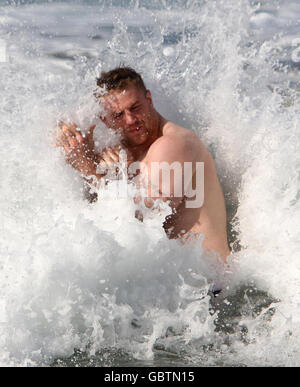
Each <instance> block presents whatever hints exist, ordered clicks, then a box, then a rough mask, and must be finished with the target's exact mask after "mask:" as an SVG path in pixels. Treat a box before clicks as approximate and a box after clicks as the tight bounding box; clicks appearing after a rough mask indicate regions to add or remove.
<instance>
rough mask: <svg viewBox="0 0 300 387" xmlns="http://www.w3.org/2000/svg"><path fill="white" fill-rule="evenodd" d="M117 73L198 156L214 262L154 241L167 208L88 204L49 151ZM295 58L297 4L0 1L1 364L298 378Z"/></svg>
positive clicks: (104, 140) (88, 114) (102, 141)
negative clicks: (146, 92) (215, 238)
mask: <svg viewBox="0 0 300 387" xmlns="http://www.w3.org/2000/svg"><path fill="white" fill-rule="evenodd" d="M120 63H125V64H127V65H130V66H133V67H134V68H136V69H137V71H139V72H141V73H142V75H143V77H144V78H145V81H146V85H147V86H148V87H149V88H150V89H151V91H152V94H153V95H154V104H155V106H157V108H158V110H159V111H160V112H161V113H162V114H163V115H164V116H165V117H166V118H168V119H171V120H174V121H175V122H177V123H179V124H181V125H184V126H185V127H188V128H190V129H192V130H194V131H196V132H197V133H198V135H199V136H200V137H201V138H202V140H203V141H204V142H205V143H206V144H207V146H208V147H209V148H210V150H211V152H212V154H213V156H214V159H215V162H216V166H217V170H218V174H219V177H220V180H221V183H222V186H223V190H224V194H225V199H226V205H227V210H228V229H229V239H230V241H231V243H232V244H233V245H232V246H233V251H234V252H233V254H232V256H231V258H230V259H229V262H228V265H227V266H222V264H220V262H217V260H216V261H214V260H213V259H211V258H210V257H207V256H205V254H204V253H203V251H202V248H201V241H199V242H198V243H197V245H196V246H195V247H194V248H193V249H190V248H189V247H182V246H180V245H178V244H177V242H176V241H170V240H167V239H166V237H165V235H164V232H163V230H162V229H161V223H162V221H163V219H164V216H165V215H166V214H167V213H168V208H166V207H162V208H161V210H160V213H157V214H151V213H150V214H148V217H147V218H146V219H145V222H144V223H139V222H138V221H137V220H136V219H135V217H134V210H135V208H134V204H133V203H132V202H131V201H130V200H127V199H125V198H124V199H122V200H119V201H115V200H109V199H106V200H104V201H98V202H97V203H94V204H90V203H89V202H88V201H87V200H86V199H85V198H84V194H83V186H82V181H81V179H80V178H79V177H78V176H77V174H76V172H75V171H73V170H72V169H71V168H70V167H69V166H67V165H66V164H65V162H64V159H63V155H62V154H61V153H60V151H59V150H58V149H56V148H55V147H54V144H53V143H54V140H53V138H54V137H55V130H56V126H57V122H58V120H59V119H61V118H63V119H70V120H73V121H76V122H77V123H78V124H79V125H80V126H81V127H82V128H84V127H88V125H90V124H91V123H94V122H95V106H94V104H93V99H92V91H93V88H94V86H95V77H97V76H98V75H99V74H100V72H101V71H102V70H107V69H109V68H111V67H113V66H116V65H119V64H120ZM299 63H300V5H299V3H298V2H297V1H296V0H295V1H292V0H286V1H281V0H277V1H261V2H250V1H248V0H238V1H234V0H228V1H226V2H223V1H217V0H216V1H204V0H202V1H197V0H194V1H193V0H190V1H189V0H186V1H168V0H155V1H154V0H152V1H133V0H127V1H125V0H124V1H120V0H118V1H117V0H116V1H114V0H110V1H108V0H107V1H51V2H45V1H14V2H13V1H0V85H1V91H2V93H1V100H0V113H1V123H0V140H1V149H0V152H1V153H0V156H1V164H0V174H1V197H0V208H1V217H0V220H1V221H0V289H1V290H0V333H1V334H0V343H1V345H0V348H1V349H0V364H1V365H5V366H6V365H21V366H40V365H53V366H64V365H74V366H75V365H77V366H86V365H89V366H105V365H109V366H110V365H123V366H124V365H125V366H126V365H127V366H128V365H146V366H147V365H154V366H155V365H179V366H180V365H187V364H188V365H196V366H203V365H209V366H218V365H229V366H255V365H259V366H267V365H271V366H299V364H300V347H299V345H298V342H299V337H300V325H299V324H300V313H299V307H298V306H299V301H298V299H299V297H298V296H299V294H300V281H299V278H300V263H299V253H300V238H299V236H300V235H299V230H300V227H299V226H300V221H299V219H300V216H299V214H300V204H299V198H300V182H299V177H300V175H299V167H300V156H299V155H300V152H299V147H300V135H299V128H300V125H299V117H300V114H299V110H300V103H299V101H300V99H299V93H300V83H299V68H300V66H299ZM98 125H99V124H98ZM96 136H97V141H98V144H99V146H100V147H101V146H105V145H108V144H110V143H113V141H114V138H113V137H112V135H111V133H110V132H109V131H108V130H106V129H105V128H103V127H101V126H100V125H99V127H98V128H97V131H96ZM212 286H222V287H223V289H224V290H223V293H222V294H221V295H220V296H219V297H218V298H213V297H211V293H210V289H211V287H212Z"/></svg>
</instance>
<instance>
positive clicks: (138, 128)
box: [128, 125, 143, 133]
mask: <svg viewBox="0 0 300 387" xmlns="http://www.w3.org/2000/svg"><path fill="white" fill-rule="evenodd" d="M142 130H143V126H142V125H139V126H135V127H134V128H131V129H129V130H128V132H129V133H139V132H141V131H142Z"/></svg>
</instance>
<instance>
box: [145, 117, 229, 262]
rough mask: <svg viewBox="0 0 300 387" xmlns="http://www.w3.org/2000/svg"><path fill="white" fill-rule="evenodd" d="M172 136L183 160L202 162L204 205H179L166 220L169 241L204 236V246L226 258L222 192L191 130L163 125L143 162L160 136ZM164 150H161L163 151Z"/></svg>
mask: <svg viewBox="0 0 300 387" xmlns="http://www.w3.org/2000/svg"><path fill="white" fill-rule="evenodd" d="M163 136H175V137H176V138H177V139H179V140H180V142H181V143H182V144H183V146H184V147H185V150H186V159H187V160H188V161H193V162H197V161H198V162H204V203H203V206H202V207H200V208H186V206H185V199H183V201H182V202H181V203H180V204H179V206H178V207H177V209H176V213H174V214H173V215H171V216H169V217H167V218H166V220H165V222H164V228H165V231H166V233H167V235H168V237H169V238H183V239H184V238H187V237H188V236H191V235H192V236H194V237H196V238H197V237H198V236H199V235H200V234H204V235H205V240H204V242H203V247H204V248H207V249H208V250H213V251H216V252H218V253H220V255H221V256H222V257H223V258H224V259H225V258H226V256H228V254H229V253H230V251H229V248H228V244H227V233H226V210H225V203H224V197H223V193H222V189H221V186H220V183H219V180H218V177H217V174H216V170H215V166H214V162H213V159H212V157H211V155H210V153H209V152H208V150H207V149H206V147H205V146H204V144H203V143H202V142H201V141H200V139H199V138H198V137H197V136H196V135H195V134H194V133H193V132H192V131H190V130H188V129H185V128H182V127H180V126H177V125H175V124H173V123H171V122H169V121H168V122H166V123H165V124H164V126H163V128H162V136H160V137H159V138H158V139H157V140H156V141H155V142H154V143H153V144H152V145H151V146H150V148H149V149H148V151H147V152H146V153H145V154H144V155H143V157H142V158H141V161H143V162H144V163H147V162H149V159H150V160H151V153H152V151H153V149H154V147H159V146H160V144H159V142H161V140H160V139H161V137H163ZM162 151H163V150H162Z"/></svg>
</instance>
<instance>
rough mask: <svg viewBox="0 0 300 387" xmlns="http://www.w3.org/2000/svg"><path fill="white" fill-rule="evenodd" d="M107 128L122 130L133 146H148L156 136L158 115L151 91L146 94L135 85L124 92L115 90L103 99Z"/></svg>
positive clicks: (104, 119) (103, 117) (103, 118)
mask: <svg viewBox="0 0 300 387" xmlns="http://www.w3.org/2000/svg"><path fill="white" fill-rule="evenodd" d="M102 98H103V99H102V101H101V103H102V105H103V107H104V111H105V114H104V116H102V117H101V119H102V121H103V122H104V123H105V125H106V126H108V127H109V128H112V129H114V130H121V131H122V134H123V137H124V139H125V140H126V141H127V142H128V144H129V145H131V146H138V145H143V144H146V143H147V142H148V141H149V139H150V138H151V137H153V135H155V130H156V126H157V124H156V122H157V114H156V111H155V109H154V107H153V103H152V98H151V94H150V91H147V92H146V94H145V93H144V91H143V90H141V89H139V88H137V87H135V86H134V85H132V86H129V87H127V88H126V89H124V90H113V91H110V92H109V93H108V94H107V95H105V96H104V97H102Z"/></svg>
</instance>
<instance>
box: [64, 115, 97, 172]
mask: <svg viewBox="0 0 300 387" xmlns="http://www.w3.org/2000/svg"><path fill="white" fill-rule="evenodd" d="M59 127H60V130H59V132H58V136H57V145H58V146H63V148H64V150H65V153H66V160H67V162H68V163H70V164H71V165H72V167H74V168H75V169H77V170H78V171H79V172H81V173H82V174H83V175H84V176H86V177H87V176H90V175H95V176H97V173H96V167H97V159H96V155H95V153H94V142H93V131H94V129H95V125H93V126H91V127H90V128H89V130H88V132H87V133H85V134H83V133H81V131H80V130H79V128H78V127H77V125H75V124H70V125H67V124H66V123H64V122H61V123H60V124H59ZM98 177H99V176H98Z"/></svg>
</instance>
